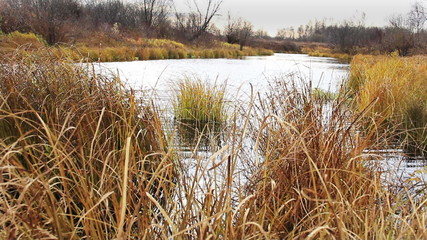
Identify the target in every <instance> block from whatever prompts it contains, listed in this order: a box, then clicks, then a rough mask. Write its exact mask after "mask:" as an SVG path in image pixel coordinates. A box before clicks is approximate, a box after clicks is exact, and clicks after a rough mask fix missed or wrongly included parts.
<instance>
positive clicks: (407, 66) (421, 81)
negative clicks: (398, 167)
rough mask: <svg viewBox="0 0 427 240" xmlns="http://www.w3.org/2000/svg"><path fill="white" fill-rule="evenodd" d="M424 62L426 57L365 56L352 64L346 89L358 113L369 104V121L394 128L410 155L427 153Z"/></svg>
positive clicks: (426, 81)
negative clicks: (373, 118) (412, 153)
mask: <svg viewBox="0 0 427 240" xmlns="http://www.w3.org/2000/svg"><path fill="white" fill-rule="evenodd" d="M426 76H427V58H426V57H425V56H415V57H407V58H403V57H398V56H375V57H374V56H364V55H359V56H356V57H355V58H354V60H353V61H352V64H351V76H350V80H349V82H348V86H349V88H350V89H351V90H352V91H353V92H354V93H355V94H356V96H357V105H358V107H359V109H364V108H366V107H367V106H369V105H371V104H372V107H371V108H369V110H368V116H369V117H375V118H383V119H385V120H386V124H385V125H384V127H385V128H390V127H393V128H397V130H398V131H399V132H400V133H398V135H400V138H401V140H402V141H403V142H404V144H405V145H406V147H407V148H409V149H411V150H412V151H418V152H421V153H422V152H424V153H425V152H426V150H427V118H426V116H427V108H426V106H427V78H426Z"/></svg>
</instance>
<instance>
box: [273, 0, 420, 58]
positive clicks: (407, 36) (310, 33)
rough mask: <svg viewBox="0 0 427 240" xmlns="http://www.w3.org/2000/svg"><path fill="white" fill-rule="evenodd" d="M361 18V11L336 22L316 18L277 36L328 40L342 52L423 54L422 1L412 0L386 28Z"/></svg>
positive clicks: (323, 41)
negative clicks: (353, 17) (374, 25)
mask: <svg viewBox="0 0 427 240" xmlns="http://www.w3.org/2000/svg"><path fill="white" fill-rule="evenodd" d="M364 19H365V15H364V14H362V15H361V16H360V17H359V18H357V19H353V20H345V21H343V22H341V23H335V24H327V23H326V21H325V20H322V21H315V22H314V23H308V24H307V25H305V26H303V25H301V26H299V27H298V28H293V27H290V28H285V29H281V30H279V31H278V33H277V36H276V38H277V39H287V40H293V41H305V42H322V43H328V44H332V45H333V46H335V48H336V49H337V50H338V51H340V52H345V53H356V52H359V51H361V49H364V50H365V51H368V52H373V51H377V52H392V51H397V52H398V53H399V54H400V55H408V54H417V53H426V51H427V30H426V28H425V26H426V22H427V10H426V8H425V7H424V5H423V4H422V3H421V2H415V3H414V4H413V5H412V7H411V10H410V11H409V12H408V13H407V14H397V15H396V14H395V15H392V16H390V17H389V19H388V25H387V26H385V27H371V26H366V25H365V23H364V22H365V21H364Z"/></svg>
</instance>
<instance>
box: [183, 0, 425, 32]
mask: <svg viewBox="0 0 427 240" xmlns="http://www.w3.org/2000/svg"><path fill="white" fill-rule="evenodd" d="M187 1H188V0H175V2H176V4H177V6H178V7H179V8H181V7H182V6H184V3H185V2H187ZM191 1H192V0H191ZM196 1H197V2H198V3H200V4H202V3H203V2H206V1H207V0H196ZM414 2H415V0H224V2H223V4H222V6H221V9H220V14H221V16H219V17H217V18H216V20H215V21H216V23H217V25H219V27H222V26H223V25H224V23H225V22H226V18H227V13H228V12H230V14H231V15H232V16H235V17H243V18H244V19H247V20H249V21H250V22H252V23H253V25H254V27H255V28H256V29H263V30H265V31H267V32H269V33H270V35H272V36H274V35H275V34H276V32H277V30H278V29H280V28H285V27H291V26H294V27H298V26H299V25H305V24H307V23H308V22H309V21H310V20H313V21H314V20H316V19H318V20H322V19H327V20H328V19H334V20H335V21H340V20H345V19H352V17H357V16H359V17H360V15H361V13H362V12H364V13H366V21H365V23H366V25H374V26H384V25H386V24H387V18H388V17H389V16H390V15H392V14H395V13H402V14H406V13H407V12H408V11H409V10H410V8H411V5H412V4H413V3H414ZM419 2H422V3H423V4H424V6H427V0H419Z"/></svg>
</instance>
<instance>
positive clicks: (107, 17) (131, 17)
mask: <svg viewBox="0 0 427 240" xmlns="http://www.w3.org/2000/svg"><path fill="white" fill-rule="evenodd" d="M221 4H222V0H206V1H205V2H204V3H203V4H201V3H198V2H196V1H193V2H190V6H189V11H188V12H185V13H183V12H178V11H177V10H176V8H175V7H174V3H173V1H172V0H136V1H133V2H124V1H122V0H0V28H1V31H2V32H4V33H10V32H13V31H21V32H34V33H37V34H39V35H41V36H43V37H44V38H45V39H46V41H47V42H48V43H49V44H55V43H58V42H63V41H68V40H69V38H73V35H78V33H79V32H83V31H86V32H94V31H113V32H114V31H120V32H122V33H127V34H132V33H133V34H138V35H142V36H143V37H158V38H175V39H178V40H187V41H195V40H197V39H198V38H201V37H202V36H203V35H205V34H208V33H209V31H210V28H211V26H212V19H213V18H214V16H215V15H216V14H217V13H218V11H219V8H220V6H221Z"/></svg>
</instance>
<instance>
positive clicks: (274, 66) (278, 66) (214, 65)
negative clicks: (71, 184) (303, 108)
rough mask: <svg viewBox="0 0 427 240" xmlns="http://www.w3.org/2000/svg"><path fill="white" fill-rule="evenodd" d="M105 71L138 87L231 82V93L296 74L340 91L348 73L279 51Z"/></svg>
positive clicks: (326, 61) (106, 66) (332, 63)
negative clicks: (189, 80) (185, 80)
mask: <svg viewBox="0 0 427 240" xmlns="http://www.w3.org/2000/svg"><path fill="white" fill-rule="evenodd" d="M101 66H102V68H103V70H102V71H103V72H108V71H112V72H113V73H117V72H118V73H119V74H120V76H121V77H122V78H124V79H126V81H127V82H128V84H129V85H130V86H132V87H133V88H136V89H141V88H143V89H156V90H157V91H161V92H163V91H165V90H166V91H170V90H171V89H173V87H174V83H176V82H177V81H179V80H180V79H182V78H183V77H186V76H187V77H194V78H200V79H202V80H208V81H210V82H212V83H213V82H216V83H223V82H226V83H227V92H228V93H229V94H236V93H237V92H239V90H240V92H245V93H249V92H250V85H252V86H253V87H254V90H255V91H260V92H263V91H265V90H266V89H267V87H268V79H272V78H275V77H280V76H286V75H288V74H290V73H296V74H298V75H300V76H301V77H302V78H304V79H307V80H308V79H311V80H312V81H313V86H315V87H320V88H322V89H325V90H327V89H330V90H331V91H336V90H337V86H338V85H339V84H340V83H341V81H342V79H343V78H344V77H345V76H346V75H347V67H348V65H346V64H340V63H338V62H337V61H336V60H335V59H333V58H319V57H310V56H307V55H302V54H275V55H274V56H267V57H247V58H246V59H244V60H239V59H181V60H155V61H134V62H117V63H116V62H114V63H102V64H101Z"/></svg>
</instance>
